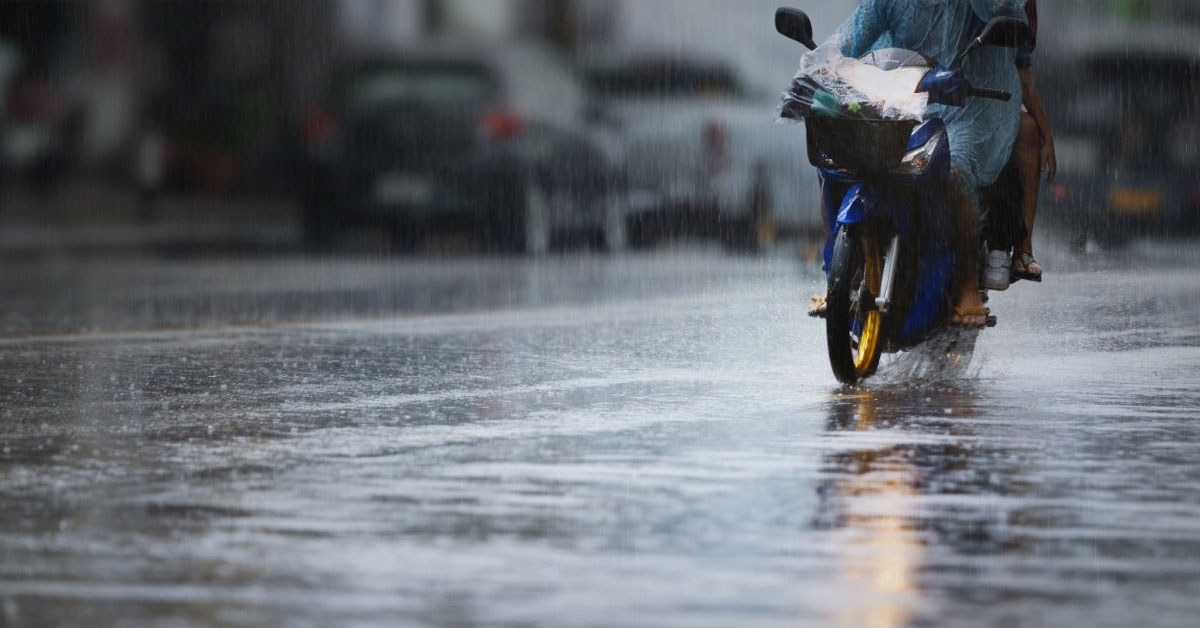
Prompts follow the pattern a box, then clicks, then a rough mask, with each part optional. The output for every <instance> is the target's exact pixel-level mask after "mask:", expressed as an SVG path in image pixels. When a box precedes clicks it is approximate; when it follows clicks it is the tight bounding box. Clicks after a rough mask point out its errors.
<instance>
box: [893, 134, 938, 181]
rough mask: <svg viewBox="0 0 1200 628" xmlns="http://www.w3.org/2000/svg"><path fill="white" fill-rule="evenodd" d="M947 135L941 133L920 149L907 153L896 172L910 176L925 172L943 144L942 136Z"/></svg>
mask: <svg viewBox="0 0 1200 628" xmlns="http://www.w3.org/2000/svg"><path fill="white" fill-rule="evenodd" d="M945 134H946V132H945V131H939V132H937V133H936V134H934V136H933V137H931V138H929V141H927V142H925V143H924V144H922V145H921V146H920V147H918V148H914V149H912V150H910V151H908V152H907V153H905V154H904V158H903V159H901V160H900V167H899V168H896V172H898V173H900V174H908V175H918V174H921V173H923V172H925V169H926V168H928V167H929V164H931V163H933V155H934V153H936V152H937V147H938V144H940V143H941V141H942V136H943V135H945Z"/></svg>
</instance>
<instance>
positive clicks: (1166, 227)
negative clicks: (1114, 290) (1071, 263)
mask: <svg viewBox="0 0 1200 628" xmlns="http://www.w3.org/2000/svg"><path fill="white" fill-rule="evenodd" d="M1191 30H1192V32H1190V33H1187V32H1180V29H1178V28H1141V29H1134V28H1130V29H1127V31H1126V32H1124V33H1123V34H1122V36H1121V37H1119V38H1116V39H1114V38H1113V37H1111V35H1106V36H1104V37H1101V38H1097V39H1095V40H1092V41H1087V42H1082V41H1081V42H1076V45H1075V46H1074V47H1073V50H1074V52H1068V53H1066V54H1062V55H1059V56H1058V57H1057V58H1055V59H1054V63H1053V67H1054V68H1055V71H1054V72H1052V73H1050V74H1049V75H1048V76H1043V77H1042V78H1041V79H1040V81H1039V83H1040V84H1041V85H1042V86H1043V92H1044V100H1045V101H1046V103H1047V107H1048V109H1049V113H1050V116H1051V123H1052V126H1053V128H1054V131H1055V135H1056V140H1057V144H1058V149H1059V163H1060V167H1061V168H1060V175H1059V178H1058V179H1057V181H1056V183H1055V184H1054V185H1051V186H1049V187H1048V188H1047V194H1046V196H1047V198H1046V199H1045V201H1044V205H1045V211H1044V212H1043V214H1044V216H1045V217H1046V219H1047V221H1048V222H1051V223H1057V224H1058V225H1060V226H1061V227H1064V228H1065V229H1066V230H1067V231H1068V233H1069V235H1070V237H1071V239H1072V240H1073V241H1074V242H1075V243H1076V244H1082V243H1084V242H1086V240H1087V239H1089V238H1092V239H1095V240H1098V241H1100V242H1104V243H1110V244H1114V243H1119V242H1121V241H1124V240H1126V239H1128V238H1130V237H1145V236H1153V237H1160V236H1164V235H1196V234H1197V233H1200V104H1198V103H1200V99H1197V97H1196V94H1197V90H1198V89H1200V49H1197V48H1196V46H1195V41H1196V40H1195V36H1196V35H1200V32H1196V31H1195V29H1191Z"/></svg>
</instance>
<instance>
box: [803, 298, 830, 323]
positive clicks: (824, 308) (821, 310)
mask: <svg viewBox="0 0 1200 628" xmlns="http://www.w3.org/2000/svg"><path fill="white" fill-rule="evenodd" d="M812 302H813V304H812V307H810V308H808V316H809V318H825V315H826V313H828V312H829V304H828V303H826V302H825V297H813V298H812Z"/></svg>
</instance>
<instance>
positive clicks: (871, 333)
mask: <svg viewBox="0 0 1200 628" xmlns="http://www.w3.org/2000/svg"><path fill="white" fill-rule="evenodd" d="M882 283H883V254H882V252H881V251H880V247H879V245H878V243H877V242H875V241H874V239H872V238H869V237H864V234H863V232H862V229H861V227H858V226H843V227H840V228H839V229H838V235H837V240H836V241H835V243H834V248H833V262H832V264H831V265H830V268H829V295H828V297H827V298H826V301H827V314H826V317H825V338H826V343H827V345H828V348H829V364H830V366H831V367H833V374H834V376H835V377H837V379H838V381H840V382H842V383H843V384H855V383H857V382H858V381H859V380H860V379H862V378H864V377H869V376H871V375H872V374H874V373H875V370H876V369H877V368H878V367H879V356H880V355H881V354H882V352H883V316H882V315H881V314H880V313H879V310H877V309H875V307H874V303H868V302H862V303H860V296H863V295H870V297H869V298H871V299H873V298H874V297H875V296H876V295H878V294H879V290H880V286H881V284H882Z"/></svg>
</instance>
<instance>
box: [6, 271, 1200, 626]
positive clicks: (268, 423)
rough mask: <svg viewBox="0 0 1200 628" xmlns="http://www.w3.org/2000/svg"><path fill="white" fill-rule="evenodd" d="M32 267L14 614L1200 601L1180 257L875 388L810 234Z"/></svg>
mask: <svg viewBox="0 0 1200 628" xmlns="http://www.w3.org/2000/svg"><path fill="white" fill-rule="evenodd" d="M1186 250H1187V251H1190V249H1186ZM1143 253H1146V252H1143ZM1188 255H1190V253H1186V254H1185V255H1184V256H1183V257H1184V258H1185V260H1186V258H1187V256H1188ZM1053 261H1054V260H1053V258H1051V262H1052V263H1049V264H1047V265H1048V266H1049V267H1051V268H1052V269H1053V268H1055V264H1054V263H1053ZM25 268H26V269H27V270H26V271H25V272H22V273H20V274H19V276H17V275H18V274H15V273H14V274H12V276H9V277H6V278H5V279H3V280H2V281H3V282H4V285H3V288H4V290H5V294H7V295H12V296H11V297H10V302H9V303H8V306H7V307H6V309H5V314H4V316H5V319H4V320H3V321H2V327H3V330H4V331H5V333H6V336H5V337H4V338H3V339H0V369H2V370H0V416H2V417H3V426H4V427H3V432H2V433H0V503H2V504H3V508H0V624H2V625H6V626H26V625H29V626H35V625H49V624H70V625H138V626H155V625H161V626H191V625H196V626H202V625H220V626H257V625H295V626H330V625H338V626H391V625H437V626H466V625H499V626H524V625H546V626H685V625H686V626H733V625H740V626H749V625H754V626H776V625H779V626H797V625H800V626H884V627H886V626H943V625H946V626H949V625H955V626H965V625H977V626H1072V625H1077V626H1131V625H1137V626H1193V625H1195V621H1196V620H1195V618H1196V617H1197V616H1200V457H1198V456H1197V452H1198V451H1200V386H1197V384H1196V379H1197V375H1198V374H1200V308H1198V307H1197V306H1198V305H1200V278H1197V276H1196V274H1195V272H1194V270H1193V267H1192V266H1191V265H1189V264H1179V263H1176V262H1173V261H1171V260H1166V261H1164V260H1162V259H1157V258H1155V257H1154V255H1150V254H1148V253H1147V254H1137V253H1134V254H1131V255H1130V257H1129V258H1128V259H1124V260H1119V261H1117V262H1112V263H1105V264H1101V265H1099V266H1095V265H1088V264H1084V265H1080V264H1074V265H1072V263H1070V262H1069V261H1068V260H1066V259H1063V260H1059V261H1058V264H1057V268H1059V269H1061V270H1060V271H1059V272H1057V273H1056V274H1054V275H1053V276H1052V278H1051V279H1049V280H1048V281H1047V283H1046V284H1045V285H1043V286H1040V287H1027V286H1020V287H1018V288H1015V289H1014V290H1013V291H1012V292H1010V293H1008V294H1004V295H998V296H996V297H995V298H994V300H993V309H994V311H995V312H996V313H997V314H998V315H999V317H1000V327H999V328H998V329H997V330H994V331H990V332H988V333H986V334H985V335H984V336H983V337H982V338H981V339H980V341H979V345H978V348H977V355H976V359H975V362H974V363H973V365H972V367H971V369H970V374H969V376H967V377H965V378H960V379H954V380H939V379H937V378H930V377H921V376H915V375H913V374H912V373H914V372H920V371H921V370H922V368H921V367H922V366H923V365H924V364H925V363H926V361H927V360H929V359H931V357H930V356H920V355H916V356H913V355H909V356H905V357H903V358H901V359H900V360H899V361H897V362H891V363H885V365H884V366H883V368H882V369H881V376H880V377H879V378H878V379H876V380H875V381H873V382H871V383H870V384H869V385H868V386H866V387H864V388H861V389H856V390H847V389H841V388H839V387H838V386H837V385H836V384H835V382H834V381H833V379H832V377H831V375H830V373H829V370H828V366H827V364H826V362H825V357H824V348H823V342H824V340H823V335H822V334H823V330H822V328H821V327H820V326H819V325H818V324H816V323H813V322H811V321H809V320H808V319H807V318H805V317H804V316H803V314H802V308H803V307H804V306H805V305H806V303H805V301H806V299H807V295H808V294H809V293H810V292H812V291H814V290H815V289H816V286H817V283H818V274H817V271H816V270H815V269H814V268H812V267H804V266H801V265H798V264H797V263H796V262H795V261H793V259H792V258H791V257H789V256H787V255H784V254H780V255H777V256H775V257H772V258H769V259H766V260H755V259H737V258H729V257H725V256H723V255H720V254H716V253H713V252H708V251H668V252H663V253H652V254H640V255H631V256H628V257H621V258H613V259H609V258H605V257H603V256H596V257H582V258H571V259H554V258H551V259H549V260H544V261H538V262H528V261H520V260H494V259H471V258H462V259H456V260H451V261H448V262H445V263H434V262H420V261H372V260H353V259H350V260H282V261H280V260H242V261H238V262H213V261H204V262H196V261H187V260H165V261H161V260H160V261H157V262H148V261H145V260H141V261H138V260H108V261H103V260H101V261H92V262H88V263H75V262H71V263H67V262H61V261H54V260H41V261H35V262H33V263H31V264H28V265H26V266H25Z"/></svg>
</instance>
